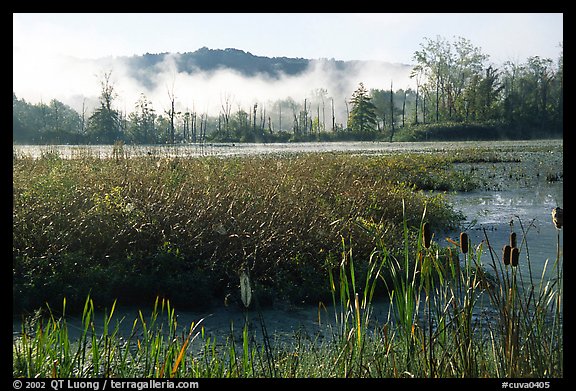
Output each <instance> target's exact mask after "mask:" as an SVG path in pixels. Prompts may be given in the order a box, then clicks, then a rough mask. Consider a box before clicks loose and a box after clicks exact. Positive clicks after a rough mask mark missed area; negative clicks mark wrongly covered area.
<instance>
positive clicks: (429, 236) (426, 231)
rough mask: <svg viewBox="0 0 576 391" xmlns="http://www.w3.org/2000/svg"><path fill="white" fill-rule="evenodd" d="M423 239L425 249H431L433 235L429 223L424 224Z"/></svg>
mask: <svg viewBox="0 0 576 391" xmlns="http://www.w3.org/2000/svg"><path fill="white" fill-rule="evenodd" d="M422 237H423V240H424V247H426V248H430V242H431V240H432V233H431V232H430V224H428V223H427V222H426V223H424V226H423V227H422Z"/></svg>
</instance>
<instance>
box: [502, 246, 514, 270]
mask: <svg viewBox="0 0 576 391" xmlns="http://www.w3.org/2000/svg"><path fill="white" fill-rule="evenodd" d="M511 252H512V247H510V245H508V244H507V245H506V246H504V248H503V249H502V262H504V265H510V253H511Z"/></svg>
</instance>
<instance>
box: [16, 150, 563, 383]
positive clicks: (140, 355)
mask: <svg viewBox="0 0 576 391" xmlns="http://www.w3.org/2000/svg"><path fill="white" fill-rule="evenodd" d="M530 151H531V152H534V153H536V154H542V155H543V156H546V154H553V155H554V156H558V154H560V156H561V144H560V145H556V146H554V147H550V146H548V145H546V146H543V147H537V146H536V147H533V149H532V150H530V149H529V148H528V149H525V150H524V152H522V153H516V152H515V151H514V150H513V149H510V150H508V149H504V150H498V149H497V148H478V147H467V148H463V149H461V150H459V151H458V153H455V152H454V151H453V150H445V151H442V150H436V151H435V152H434V153H423V152H404V153H389V154H381V153H379V154H375V153H372V154H357V153H343V152H327V153H284V154H280V155H279V154H270V155H248V156H235V157H226V158H223V157H218V156H204V157H196V158H185V157H179V156H176V157H174V156H158V155H156V154H151V155H144V156H133V157H130V156H127V154H126V153H125V151H124V150H123V148H122V146H117V148H115V154H113V155H112V156H110V157H106V158H102V157H99V156H94V155H91V154H90V153H85V154H83V155H82V156H76V157H75V158H72V159H65V158H63V157H62V156H60V155H59V154H58V153H57V152H55V151H52V152H50V153H44V154H43V155H42V156H41V157H39V158H33V157H30V156H26V155H24V154H20V153H16V152H15V154H14V157H13V174H14V179H13V200H14V203H13V205H14V207H13V221H14V231H13V298H14V302H13V303H14V308H15V310H16V311H17V312H15V316H20V313H21V312H22V311H26V312H28V313H33V311H34V310H35V309H38V308H44V309H49V310H45V311H44V313H38V316H37V317H36V318H28V319H27V320H26V321H24V322H23V323H22V326H21V330H16V331H17V336H16V337H15V339H14V342H13V359H14V365H13V373H14V375H15V376H26V377H33V376H37V375H39V376H44V377H46V376H60V377H76V376H78V377H92V376H118V377H141V376H145V377H170V376H174V377H190V376H192V377H197V376H199V377H374V376H377V377H412V376H414V377H521V376H529V377H562V376H563V357H562V355H563V328H562V297H563V288H562V269H563V268H562V256H561V252H560V231H558V238H557V240H552V241H551V242H550V243H548V245H549V246H551V247H552V248H558V252H557V256H556V257H555V258H554V259H550V260H549V261H547V262H545V263H544V265H543V269H545V270H547V271H551V273H547V274H546V278H542V279H535V278H532V277H533V276H532V275H530V276H528V275H526V274H524V273H523V271H522V270H523V269H522V268H520V267H516V266H512V264H511V262H508V264H506V258H502V257H503V254H502V252H501V249H498V248H494V247H491V246H490V245H489V243H490V240H491V239H492V237H491V236H490V235H488V234H486V236H485V241H484V242H482V243H478V242H473V241H472V240H470V239H469V238H468V239H467V238H466V237H467V235H464V236H461V237H460V240H454V241H453V242H452V243H447V244H444V243H445V242H442V243H441V242H440V241H439V240H437V238H438V237H439V236H433V237H432V238H430V237H428V236H427V235H428V234H426V235H424V234H423V233H424V232H432V233H434V234H436V235H440V233H441V232H446V231H447V230H458V229H460V228H461V225H460V223H461V222H462V221H463V219H464V216H463V215H462V213H461V212H459V211H457V210H455V209H454V207H453V205H452V204H451V203H450V202H449V201H448V198H447V194H448V193H447V192H466V191H470V190H473V189H479V188H484V187H486V186H492V184H493V183H494V180H495V179H498V180H500V179H502V178H504V180H511V179H512V175H510V174H509V175H508V177H507V179H506V176H503V177H496V176H494V177H492V178H490V177H487V176H486V172H487V171H486V170H477V169H476V170H475V169H471V167H474V166H475V165H478V164H486V163H488V164H504V163H511V162H515V161H517V162H521V161H523V160H524V157H525V156H526V155H523V153H528V152H530ZM466 165H469V166H466ZM552 166H553V167H554V168H558V161H556V162H555V163H554V164H553V165H552ZM546 170H548V168H544V167H541V168H540V171H541V172H539V178H547V177H548V176H547V175H548V174H549V173H550V174H551V173H552V172H556V175H557V176H556V177H557V178H558V175H560V178H561V164H560V174H558V172H557V171H553V170H552V171H550V172H548V171H546ZM480 171H481V172H482V174H481V175H479V174H480ZM510 173H511V172H510ZM516 173H517V175H518V176H519V178H525V177H526V175H527V176H529V177H534V176H535V174H536V173H535V171H533V170H532V169H531V168H529V169H527V170H526V171H525V172H524V173H523V175H524V176H522V173H520V172H519V171H516ZM490 180H492V182H490ZM424 227H426V229H424ZM516 227H522V226H521V225H516ZM516 231H517V232H515V233H516V234H517V235H518V239H517V240H518V247H520V248H521V249H522V251H523V249H524V248H525V247H523V246H525V242H524V240H523V239H524V238H525V237H526V235H525V232H523V231H522V230H521V229H516ZM494 235H499V236H502V235H505V236H506V237H508V235H509V232H496V233H494ZM520 262H531V260H530V258H529V257H527V258H524V257H521V258H520ZM539 270H540V269H539ZM243 273H244V274H246V275H249V279H250V285H251V289H252V290H253V291H252V303H251V304H250V305H249V306H248V308H247V309H246V311H247V312H250V313H251V314H252V317H253V318H255V317H257V316H258V314H261V311H262V309H264V308H266V307H268V306H274V305H277V304H278V303H279V302H288V303H292V304H295V305H301V304H302V303H308V304H312V305H317V306H318V314H319V315H318V317H319V319H318V320H319V322H320V313H322V314H324V315H322V316H323V317H325V316H326V315H325V314H326V313H327V310H325V309H326V308H330V311H331V312H333V316H331V317H332V318H333V320H334V321H333V322H332V323H331V325H330V327H331V329H330V330H331V332H330V333H329V334H328V336H327V337H326V336H325V337H323V338H319V337H317V338H314V337H313V336H304V335H302V334H299V335H295V336H294V338H293V339H292V340H282V341H275V340H274V339H273V337H270V336H267V333H266V332H265V331H266V320H265V319H264V318H263V317H261V316H258V320H257V321H255V322H252V323H249V322H246V323H245V324H240V325H239V324H234V325H230V328H231V332H230V334H229V337H227V338H220V339H217V338H216V337H214V336H211V335H209V334H208V333H205V330H204V328H203V324H202V320H201V319H198V320H197V321H195V322H191V323H190V324H187V325H182V324H178V321H177V316H176V315H175V314H176V313H175V308H177V309H186V308H198V307H200V306H206V305H212V306H213V305H223V303H224V302H226V304H227V305H231V306H239V307H243V306H244V305H245V303H243V301H242V297H241V291H240V287H239V278H240V276H241V275H242V274H243ZM542 275H543V276H544V273H542ZM87 297H88V299H86V298H87ZM379 299H384V300H386V301H387V303H388V304H389V307H388V308H389V311H388V314H387V317H386V319H383V320H379V321H375V319H374V318H373V317H372V313H373V310H374V305H375V303H376V300H379ZM116 301H118V302H119V303H121V304H134V305H138V306H141V307H142V306H149V305H150V303H154V302H156V304H155V305H154V308H153V310H152V313H151V315H150V316H146V315H145V314H146V311H142V312H139V314H138V316H137V318H136V319H125V320H124V322H129V323H130V324H131V325H132V327H131V328H130V327H129V329H130V331H129V333H128V334H127V335H126V334H124V333H120V332H119V330H120V325H119V323H117V322H113V321H112V319H113V317H112V315H113V312H114V310H115V306H116ZM46 303H47V304H46ZM98 307H100V308H108V309H107V310H105V315H104V319H103V324H104V325H105V327H104V329H103V331H102V330H99V331H98V332H96V330H95V329H94V317H95V316H96V310H97V309H98ZM69 313H79V314H82V325H83V330H82V332H81V334H80V337H79V338H77V339H72V338H69V331H68V327H67V320H66V314H69ZM159 318H162V319H163V321H162V322H160V321H157V320H158V319H159ZM132 321H133V322H132ZM254 325H256V327H258V328H259V329H260V330H262V331H263V332H262V335H263V337H264V338H263V339H258V340H257V339H255V338H254V337H253V335H254V334H253V332H254V330H253V327H254ZM233 329H235V331H234V330H233ZM272 331H273V330H271V331H270V332H271V333H272ZM193 342H194V343H193Z"/></svg>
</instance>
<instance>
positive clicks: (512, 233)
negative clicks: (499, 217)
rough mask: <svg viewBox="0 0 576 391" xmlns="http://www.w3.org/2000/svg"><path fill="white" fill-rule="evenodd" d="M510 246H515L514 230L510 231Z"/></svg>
mask: <svg viewBox="0 0 576 391" xmlns="http://www.w3.org/2000/svg"><path fill="white" fill-rule="evenodd" d="M510 247H516V232H510Z"/></svg>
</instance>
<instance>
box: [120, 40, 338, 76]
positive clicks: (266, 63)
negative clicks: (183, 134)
mask: <svg viewBox="0 0 576 391" xmlns="http://www.w3.org/2000/svg"><path fill="white" fill-rule="evenodd" d="M167 55H169V53H160V54H150V53H146V54H144V55H142V56H132V57H129V58H128V59H127V63H128V64H129V65H131V66H132V67H134V68H135V69H144V68H150V67H154V66H156V65H158V64H159V63H161V62H162V61H164V60H165V58H166V56H167ZM175 61H176V65H177V71H179V72H186V73H191V74H192V73H196V72H201V71H202V72H210V71H214V70H217V69H221V68H229V69H233V70H235V71H237V72H239V73H241V74H242V75H244V76H255V75H256V74H260V73H263V74H266V75H268V76H270V77H279V76H281V74H287V75H295V74H298V73H301V72H304V71H305V70H306V68H307V67H308V65H309V63H310V60H308V59H304V58H288V57H272V58H270V57H264V56H255V55H253V54H252V53H250V52H245V51H243V50H239V49H232V48H228V49H208V48H206V47H203V48H201V49H198V50H196V51H195V52H186V53H180V54H179V55H178V56H176V57H175ZM335 62H336V63H337V64H338V63H339V64H340V65H341V66H342V65H343V63H344V62H343V61H335Z"/></svg>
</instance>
